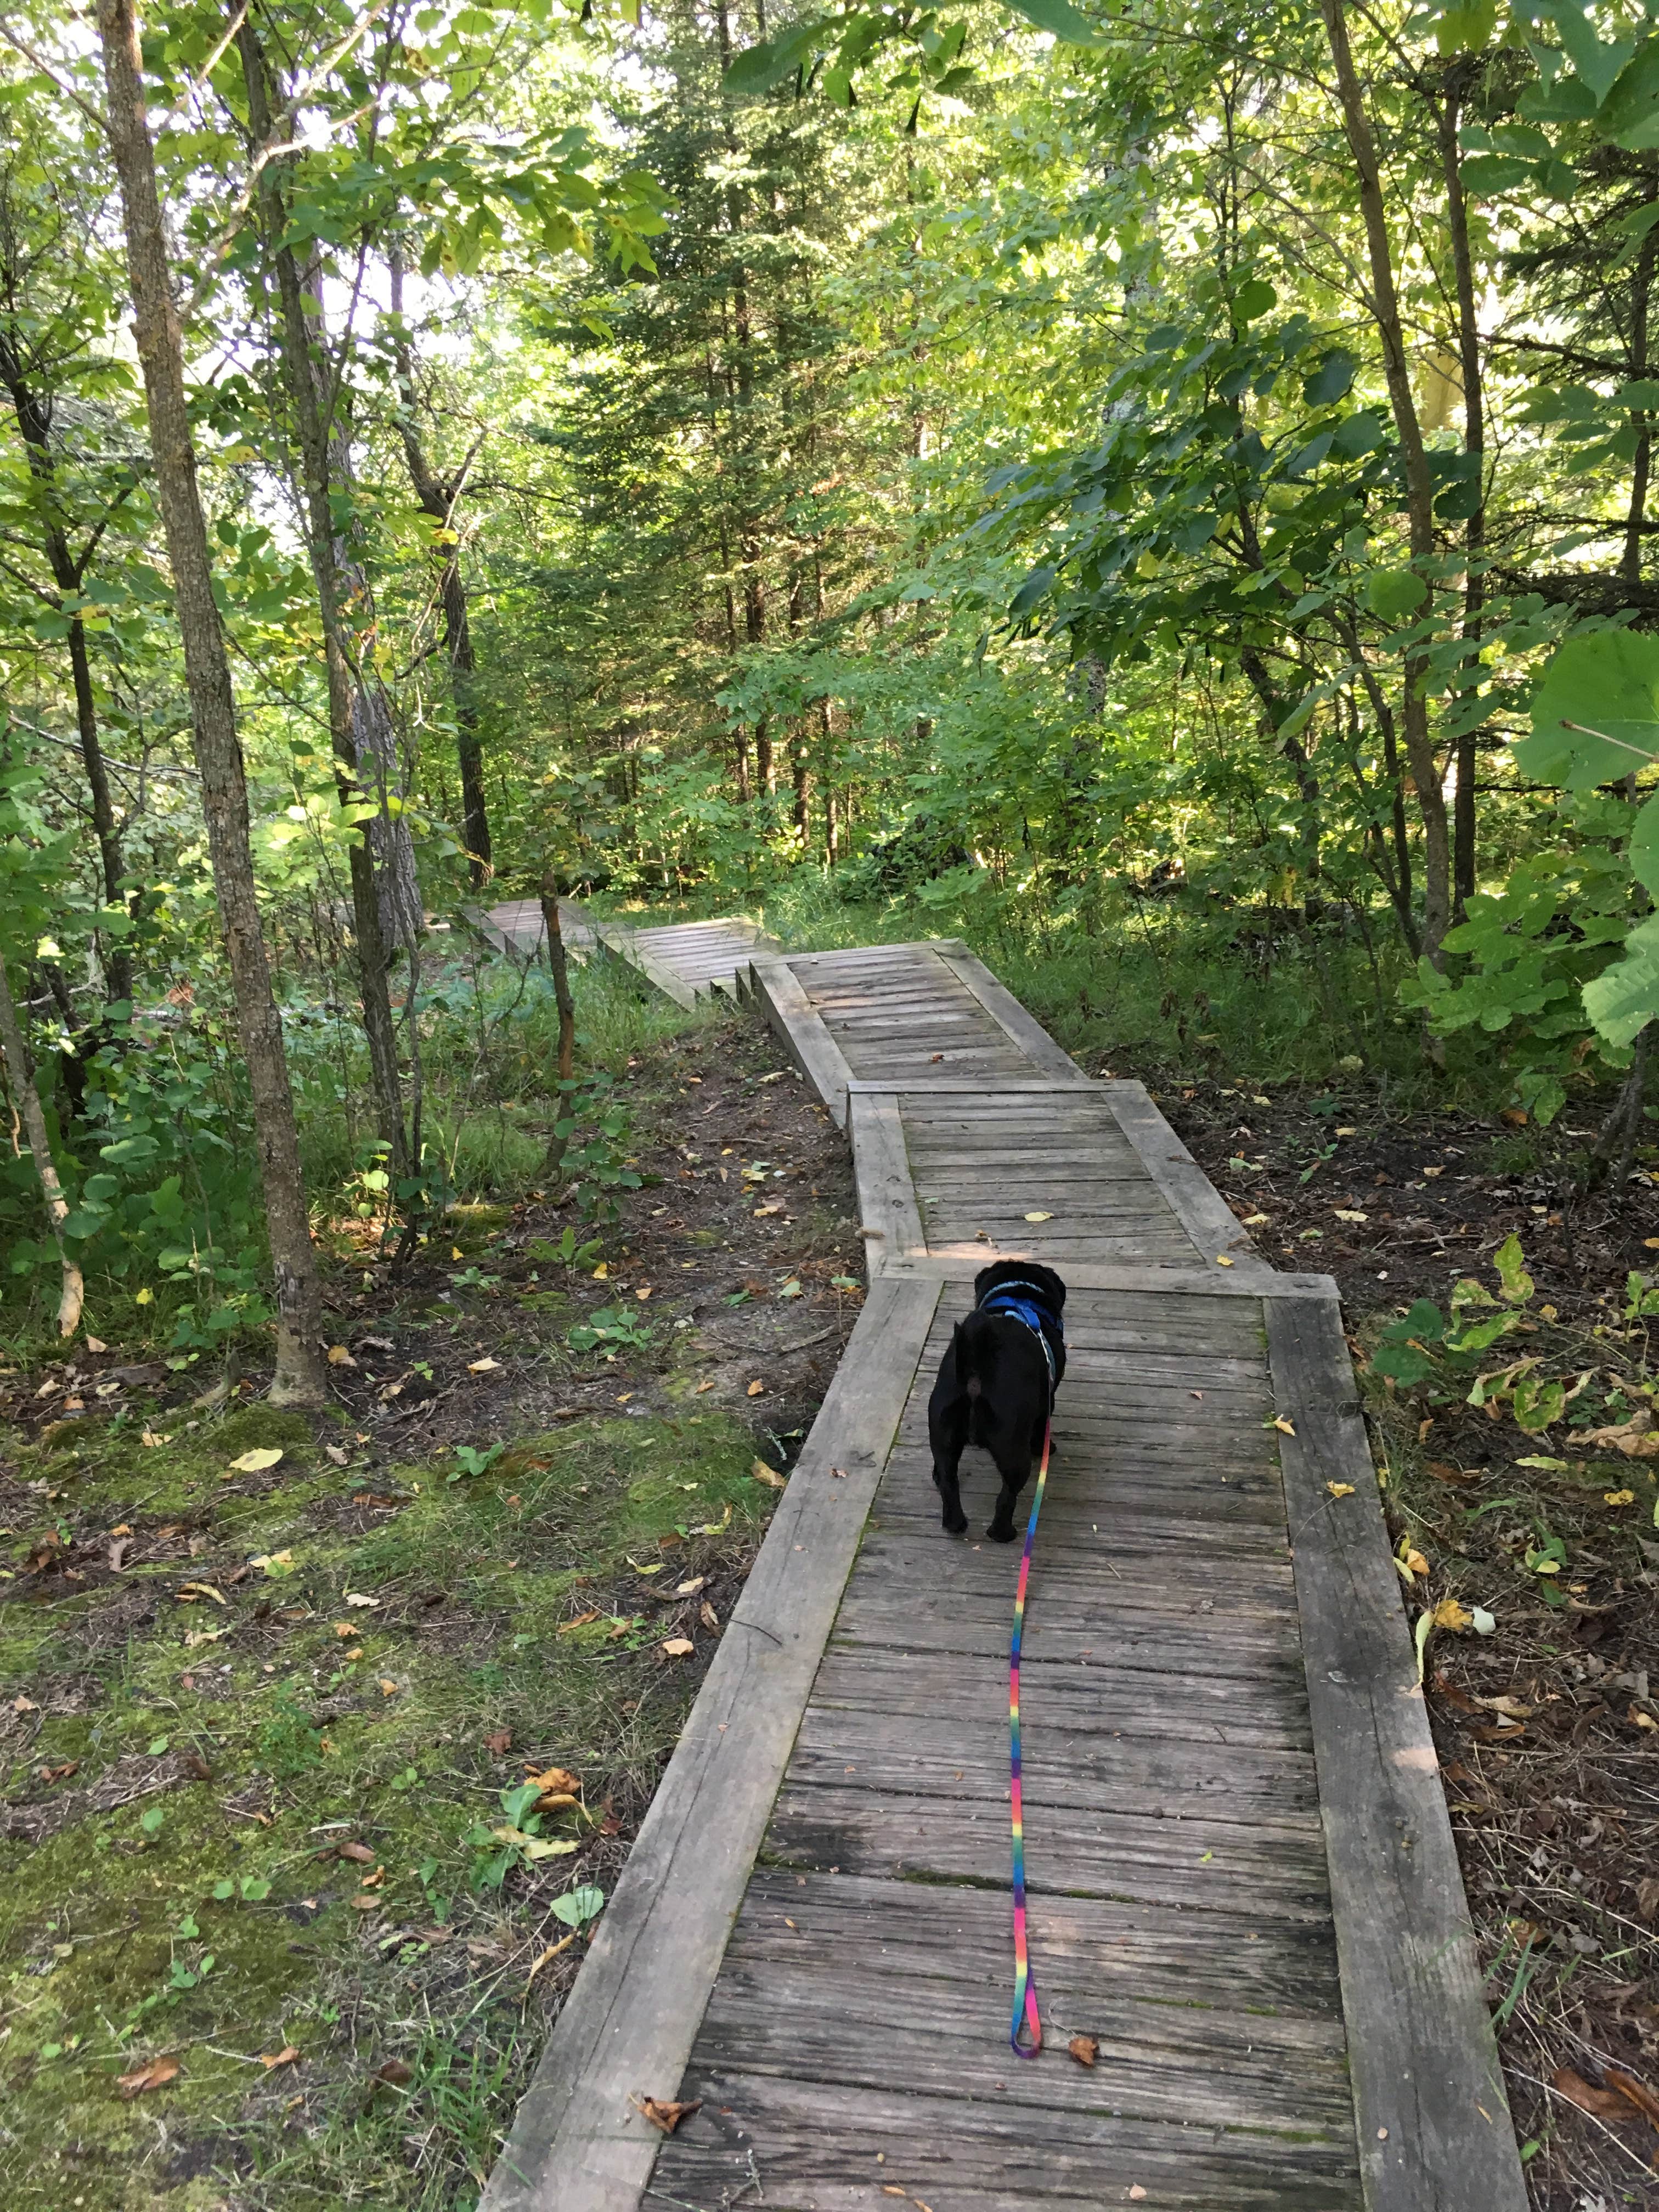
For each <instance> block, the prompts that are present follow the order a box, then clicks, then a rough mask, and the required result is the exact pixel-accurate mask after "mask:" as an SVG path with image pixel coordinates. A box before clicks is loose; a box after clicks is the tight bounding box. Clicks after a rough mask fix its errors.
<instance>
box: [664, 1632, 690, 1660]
mask: <svg viewBox="0 0 1659 2212" xmlns="http://www.w3.org/2000/svg"><path fill="white" fill-rule="evenodd" d="M662 1648H663V1650H665V1652H666V1653H667V1655H668V1656H669V1657H670V1658H671V1659H684V1658H686V1657H688V1656H690V1653H691V1652H693V1651H695V1650H696V1648H697V1647H696V1644H693V1643H692V1641H691V1639H690V1637H689V1636H671V1637H670V1638H669V1639H668V1641H667V1642H666V1643H665V1644H664V1645H663V1647H662Z"/></svg>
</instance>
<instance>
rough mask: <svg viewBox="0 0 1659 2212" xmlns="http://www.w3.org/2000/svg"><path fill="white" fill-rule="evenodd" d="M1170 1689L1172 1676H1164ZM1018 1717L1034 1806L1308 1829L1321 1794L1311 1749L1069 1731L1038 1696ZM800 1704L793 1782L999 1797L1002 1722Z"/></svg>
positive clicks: (1004, 1791)
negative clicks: (802, 1713) (1209, 1817)
mask: <svg viewBox="0 0 1659 2212" xmlns="http://www.w3.org/2000/svg"><path fill="white" fill-rule="evenodd" d="M1169 1688H1170V1692H1171V1693H1172V1694H1173V1693H1174V1691H1175V1684H1174V1681H1173V1680H1171V1681H1170V1684H1169ZM1028 1702H1029V1707H1030V1710H1029V1713H1025V1714H1023V1715H1022V1720H1021V1726H1022V1729H1023V1731H1024V1765H1025V1776H1024V1784H1023V1788H1024V1802H1026V1804H1028V1805H1029V1806H1030V1808H1031V1810H1032V1812H1033V1813H1034V1814H1035V1813H1041V1812H1046V1811H1048V1810H1049V1809H1051V1808H1052V1809H1054V1810H1057V1811H1064V1812H1067V1813H1073V1814H1079V1813H1085V1812H1102V1813H1115V1814H1119V1813H1145V1814H1152V1816H1153V1817H1154V1818H1155V1819H1173V1818H1174V1816H1175V1815H1176V1814H1177V1813H1179V1814H1183V1815H1186V1814H1193V1813H1207V1814H1211V1815H1212V1817H1214V1818H1217V1819H1225V1820H1240V1821H1243V1822H1245V1823H1246V1824H1248V1825H1249V1826H1252V1827H1257V1828H1269V1827H1282V1828H1294V1829H1297V1830H1299V1831H1300V1832H1303V1833H1304V1834H1305V1833H1314V1832H1317V1830H1318V1826H1319V1792H1318V1788H1317V1785H1316V1782H1315V1779H1314V1764H1313V1755H1312V1753H1310V1752H1301V1751H1264V1750H1261V1749H1260V1748H1258V1747H1255V1746H1253V1745H1242V1744H1216V1743H1200V1744H1194V1743H1193V1742H1191V1741H1188V1740H1185V1739H1177V1740H1176V1741H1164V1740H1163V1739H1162V1738H1160V1737H1158V1736H1152V1737H1150V1738H1149V1737H1146V1736H1121V1735H1111V1734H1103V1733H1094V1734H1091V1735H1085V1736H1082V1737H1075V1738H1074V1737H1072V1736H1069V1735H1067V1734H1066V1730H1065V1729H1064V1728H1063V1727H1060V1726H1059V1725H1057V1724H1056V1723H1055V1722H1054V1719H1053V1718H1052V1717H1050V1716H1049V1714H1048V1712H1047V1711H1046V1710H1045V1708H1044V1706H1043V1705H1042V1700H1041V1699H1039V1698H1038V1697H1037V1696H1036V1694H1035V1693H1033V1694H1031V1695H1030V1698H1029V1701H1028ZM940 1718H941V1717H940V1716H939V1715H938V1714H930V1715H928V1716H927V1717H921V1716H919V1715H914V1714H904V1713H882V1712H849V1711H846V1710H844V1709H842V1708H839V1707H833V1706H819V1705H817V1703H816V1702H814V1703H812V1704H810V1705H808V1706H807V1709H806V1713H805V1717H804V1719H803V1720H802V1722H801V1726H800V1734H799V1736H798V1737H797V1739H796V1742H795V1752H794V1757H793V1759H792V1760H791V1761H790V1767H789V1771H790V1774H791V1777H792V1778H793V1779H794V1780H796V1781H798V1782H803V1783H805V1782H829V1783H832V1784H836V1786H838V1787H843V1786H844V1787H846V1788H849V1789H858V1790H868V1791H870V1792H872V1794H873V1795H875V1796H884V1795H885V1794H887V1793H890V1792H894V1791H897V1792H901V1793H902V1794H903V1795H904V1796H911V1797H939V1798H949V1799H951V1800H952V1801H953V1802H959V1803H970V1802H971V1803H974V1804H978V1805H991V1806H999V1805H1006V1803H1007V1802H1008V1741H1007V1737H1008V1729H1007V1721H1006V1717H1003V1718H1002V1719H1001V1720H1000V1721H994V1720H981V1721H970V1720H968V1719H965V1718H964V1717H963V1716H962V1715H961V1714H960V1713H953V1714H952V1715H951V1719H950V1722H949V1724H948V1726H946V1727H943V1728H942V1727H941V1725H940Z"/></svg>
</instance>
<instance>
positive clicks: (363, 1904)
mask: <svg viewBox="0 0 1659 2212" xmlns="http://www.w3.org/2000/svg"><path fill="white" fill-rule="evenodd" d="M346 1902H347V1904H348V1905H355V1906H356V1909H357V1911H359V1912H378V1911H380V1899H379V1898H378V1897H365V1896H364V1895H363V1893H362V1891H361V1890H360V1891H359V1892H358V1893H357V1894H356V1897H349V1898H348V1899H346Z"/></svg>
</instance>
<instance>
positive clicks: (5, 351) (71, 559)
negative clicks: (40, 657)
mask: <svg viewBox="0 0 1659 2212" xmlns="http://www.w3.org/2000/svg"><path fill="white" fill-rule="evenodd" d="M0 378H3V379H4V381H5V385H6V389H7V390H8V392H9V393H10V394H11V404H12V412H13V413H14V415H15V416H16V418H17V434H18V435H19V437H20V438H21V440H22V441H23V450H24V453H26V454H27V459H28V465H29V474H30V475H31V476H32V477H33V479H34V481H35V483H37V484H38V485H39V486H40V489H41V492H42V494H43V495H44V498H45V501H46V506H47V509H48V512H47V516H46V532H45V540H44V545H43V550H44V551H45V554H46V566H47V567H48V568H50V569H51V571H52V581H53V583H54V584H56V585H57V586H58V591H59V592H60V593H61V594H62V595H63V596H64V598H65V599H73V598H76V597H78V596H79V593H80V590H81V586H82V584H83V583H84V582H85V580H86V569H87V563H88V560H89V559H90V557H91V550H92V549H91V547H90V546H89V547H88V549H87V550H86V552H85V553H84V554H83V555H82V558H81V559H80V560H79V561H76V558H75V556H74V555H73V553H72V552H71V551H70V543H69V537H68V533H67V532H65V530H64V527H63V525H62V523H61V522H60V521H59V520H58V510H57V507H56V495H57V488H58V487H57V478H58V467H57V458H56V456H55V455H54V453H52V416H51V413H50V411H49V404H47V403H43V402H42V400H41V399H40V395H39V394H38V392H35V391H34V390H33V387H32V386H30V385H29V383H28V381H27V379H26V378H25V376H24V374H23V364H22V362H21V359H20V358H19V356H18V355H17V352H16V349H15V347H14V345H13V343H12V342H11V337H10V334H9V332H0ZM96 542H97V541H96V538H94V544H96ZM69 654H70V675H71V677H72V678H73V679H74V684H75V728H76V736H77V737H78V738H80V741H81V759H82V764H83V765H84V767H85V769H86V771H87V789H88V793H89V795H90V797H91V799H92V826H93V830H94V835H95V836H96V837H97V839H98V856H99V860H100V865H101V867H102V871H103V878H104V899H105V902H106V904H107V905H109V906H112V907H120V908H123V909H124V910H125V905H126V902H125V898H124V896H123V895H122V891H121V878H122V877H123V876H124V875H125V872H126V865H125V860H124V858H123V855H122V851H121V832H120V829H119V827H118V823H117V822H116V819H115V806H114V802H113V801H112V799H111V797H110V788H109V776H108V774H107V772H106V769H105V767H104V751H103V746H102V744H101V742H100V737H99V731H98V705H97V702H96V700H95V699H94V696H93V690H92V664H91V661H90V660H89V659H88V654H87V633H86V625H85V623H83V622H82V618H81V616H80V614H79V612H78V611H76V612H74V613H71V614H70V617H69ZM101 951H102V957H103V965H104V982H105V987H106V991H107V994H108V996H109V997H110V999H111V1000H123V999H125V1000H128V1001H129V1002H131V998H132V956H131V953H130V952H129V951H128V950H127V948H126V946H125V944H123V943H120V942H119V941H117V942H115V943H113V944H102V945H101Z"/></svg>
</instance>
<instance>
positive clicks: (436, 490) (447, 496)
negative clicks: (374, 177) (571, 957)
mask: <svg viewBox="0 0 1659 2212" xmlns="http://www.w3.org/2000/svg"><path fill="white" fill-rule="evenodd" d="M403 312H404V264H403V257H402V255H401V254H399V253H397V252H394V253H393V254H392V313H393V314H394V315H396V316H397V317H398V332H397V336H396V337H395V338H394V339H393V341H392V360H393V366H394V368H396V370H397V374H398V433H399V435H401V437H402V440H403V447H404V461H405V463H406V464H407V465H408V469H409V480H410V483H411V484H412V485H413V486H414V488H415V496H416V499H417V500H418V501H420V503H421V510H422V513H425V514H428V515H430V516H431V518H432V520H434V521H435V522H436V523H437V524H438V525H439V526H440V527H441V529H442V530H443V531H444V532H446V533H447V542H445V543H443V544H441V547H440V549H439V551H438V555H437V557H438V559H439V561H440V562H441V574H440V580H439V586H438V588H439V593H440V598H441V605H442V607H443V615H444V655H445V658H446V659H447V661H448V663H449V695H450V699H451V702H452V703H453V707H454V709H455V757H456V763H457V765H458V766H459V769H460V772H461V836H462V838H463V841H464V842H465V846H466V859H467V872H468V874H469V876H470V877H471V880H472V883H473V884H474V886H475V888H476V887H477V886H478V885H481V884H487V883H488V882H489V878H490V877H491V876H492V875H493V874H494V872H495V870H494V868H493V866H492V865H491V854H490V850H489V804H488V801H487V799H486V798H485V794H484V767H483V746H482V745H481V744H480V743H479V740H478V710H477V701H476V699H475V697H474V696H473V685H472V679H473V677H474V675H475V673H476V671H477V662H476V661H475V660H474V659H473V653H472V625H471V621H470V619H469V617H468V613H467V604H466V585H465V580H463V578H462V575H461V555H460V546H459V542H458V540H457V538H456V534H455V507H456V503H457V501H459V498H460V494H461V482H460V478H461V477H464V476H465V468H463V469H462V470H461V471H460V472H459V475H458V476H457V477H453V478H444V477H438V476H435V474H434V473H433V471H432V468H431V465H430V464H429V463H428V459H427V455H426V448H425V447H424V446H423V445H422V442H421V433H420V428H419V426H418V424H417V423H416V419H415V363H414V358H413V355H412V353H411V351H410V343H409V337H408V333H407V331H405V330H404V327H403V322H402V317H403Z"/></svg>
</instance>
